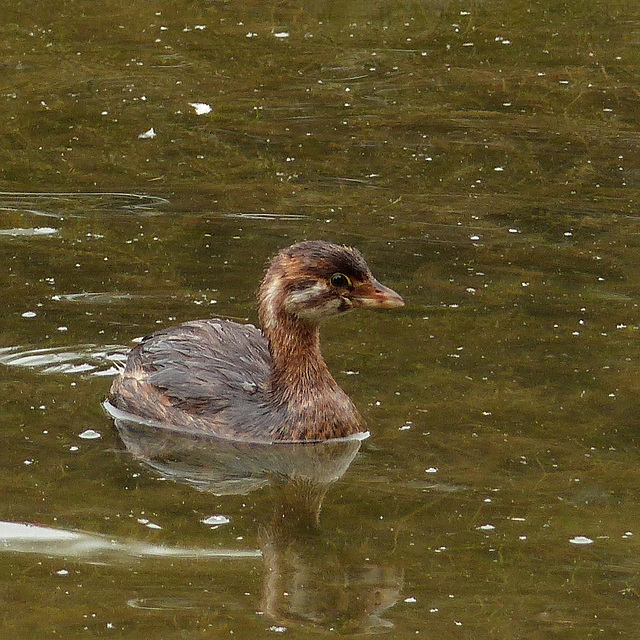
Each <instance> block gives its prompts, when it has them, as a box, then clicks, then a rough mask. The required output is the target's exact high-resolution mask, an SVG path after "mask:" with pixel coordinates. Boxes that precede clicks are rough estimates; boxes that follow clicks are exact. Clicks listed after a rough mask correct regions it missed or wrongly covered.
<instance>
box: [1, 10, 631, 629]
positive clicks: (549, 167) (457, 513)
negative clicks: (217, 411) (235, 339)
mask: <svg viewBox="0 0 640 640" xmlns="http://www.w3.org/2000/svg"><path fill="white" fill-rule="evenodd" d="M1 12H2V17H3V20H2V21H0V23H1V24H0V35H1V36H2V42H3V56H2V63H1V64H2V69H3V73H2V77H3V83H2V90H1V91H0V114H1V119H2V122H3V140H4V143H3V145H2V151H1V152H0V153H2V161H1V162H0V190H1V191H2V193H0V212H1V214H2V216H1V220H2V223H1V224H0V252H1V253H2V264H4V265H5V268H4V270H3V272H2V273H3V276H2V278H3V279H2V287H0V302H1V303H2V305H3V308H4V309H5V311H4V314H3V322H2V327H1V328H2V331H1V334H0V336H1V338H0V367H1V368H0V371H1V377H0V387H1V389H2V394H1V396H0V398H1V399H0V405H1V406H2V411H1V412H0V421H1V423H2V424H1V433H2V448H3V464H2V468H1V469H0V475H1V481H2V486H3V492H2V498H1V499H0V568H1V570H0V581H1V586H2V589H1V591H0V593H1V594H2V595H1V597H2V603H3V607H2V611H3V613H2V615H0V635H2V637H5V636H6V637H12V638H38V639H39V640H40V639H48V638H57V637H65V638H76V637H88V636H92V637H117V638H140V637H152V636H153V635H155V636H157V637H161V638H167V639H169V638H183V637H186V636H188V637H200V636H203V637H214V638H218V637H220V638H222V637H235V638H252V639H253V638H262V637H265V638H266V637H274V636H278V635H288V636H291V637H296V638H306V637H316V636H318V635H360V636H361V637H368V636H371V635H375V634H378V633H386V634H387V637H393V638H415V637H426V638H469V639H475V638H485V637H489V638H536V639H542V638H549V639H551V638H558V637H561V638H580V639H582V638H591V637H606V638H615V637H635V635H637V627H638V623H637V620H638V615H637V610H638V593H639V592H640V584H639V583H638V572H639V569H640V566H639V563H638V561H637V560H636V558H635V552H636V549H637V547H638V542H637V540H638V537H639V536H640V531H638V529H637V526H636V523H637V522H638V518H639V517H640V502H639V501H638V498H637V491H636V487H637V486H638V484H639V482H640V472H639V471H638V469H639V468H640V465H639V462H640V460H639V458H640V456H639V455H638V444H639V443H638V436H637V433H638V418H637V415H638V400H637V398H638V382H637V380H638V367H639V364H638V357H639V354H638V346H637V345H638V340H637V336H638V326H639V323H638V295H639V291H638V288H639V285H638V283H639V282H640V267H639V266H638V265H639V264H640V261H639V260H638V252H639V249H640V240H639V237H640V236H639V233H640V217H639V216H638V211H637V202H638V188H639V184H640V183H639V181H638V176H639V175H640V174H639V169H640V166H639V164H638V157H639V156H638V140H639V139H640V138H639V134H638V132H639V129H640V123H639V121H638V113H640V110H639V109H638V96H637V91H636V89H637V88H636V82H635V79H636V78H637V76H638V72H639V71H640V69H639V68H638V67H639V65H640V60H639V57H638V37H637V33H638V26H639V24H640V21H639V16H638V10H637V8H636V7H635V6H634V5H632V4H629V3H626V2H622V1H619V2H609V3H606V4H604V3H596V4H592V5H589V6H586V5H585V4H584V3H582V2H569V3H561V4H557V3H553V2H550V1H541V2H537V3H524V2H519V1H515V0H511V1H504V2H494V3H473V4H464V3H458V2H429V3H425V2H422V3H421V2H399V1H392V2H385V3H372V2H356V1H353V2H340V3H336V2H326V3H305V4H298V5H291V4H284V5H283V4H279V5H268V4H264V3H254V2H245V3H242V4H238V3H228V2H202V3H190V2H186V1H179V2H176V1H173V2H166V1H162V0H160V1H158V2H154V3H142V4H141V3H125V2H118V1H115V0H110V1H109V2H106V3H104V2H103V3H100V5H96V4H95V3H92V2H85V1H80V2H77V1H76V2H69V1H64V0H63V1H61V2H58V3H55V6H53V5H52V4H50V3H41V2H37V1H35V0H33V1H30V2H29V1H24V2H14V3H11V6H10V7H8V8H7V7H3V8H2V10H1ZM194 105H198V106H194ZM202 105H209V106H210V107H211V109H210V111H209V110H207V109H206V108H204V107H203V106H202ZM151 129H153V132H154V134H155V135H153V136H152V135H151V134H150V133H149V132H150V130H151ZM141 136H142V137H141ZM303 238H308V239H311V238H323V239H329V240H333V241H337V242H345V243H350V244H354V245H356V246H358V247H359V248H360V249H361V250H362V251H363V253H364V254H365V256H366V257H367V259H368V262H369V264H370V266H371V267H372V269H373V271H374V273H375V274H376V276H377V277H378V278H379V279H380V280H381V281H382V282H384V283H386V284H388V285H389V286H392V287H393V288H395V289H396V290H398V291H399V292H400V293H401V294H402V295H403V297H404V298H405V300H406V301H407V305H406V306H405V307H404V308H403V309H400V310H395V311H390V312H380V313H373V312H370V313H365V312H362V313H354V314H350V315H347V316H345V317H343V318H339V319H335V320H333V321H331V322H330V323H328V324H327V325H326V326H325V327H324V329H323V333H322V339H323V350H324V353H325V355H326V358H327V361H328V363H329V366H330V368H331V370H332V371H333V372H334V374H335V376H336V378H337V380H338V381H339V383H340V384H341V385H342V386H343V387H344V388H345V389H346V390H347V391H348V392H349V394H350V395H351V397H352V398H353V399H354V401H355V402H356V404H357V405H358V407H359V408H360V410H361V411H362V413H363V415H364V417H365V419H366V420H367V424H368V428H369V430H370V431H371V437H370V438H369V439H367V440H365V441H363V442H361V443H357V446H355V445H353V447H354V448H353V450H352V449H348V450H345V451H343V452H340V451H338V452H332V451H330V450H328V449H322V448H320V449H319V450H315V449H314V450H313V452H314V453H308V452H307V453H305V454H304V455H301V454H299V453H296V452H295V450H294V449H291V450H290V451H288V452H287V453H286V454H282V453H281V451H279V450H276V452H275V453H273V452H272V451H270V450H267V452H264V451H262V450H260V451H255V450H250V451H236V450H231V451H229V450H223V451H220V450H219V448H217V447H216V446H214V445H213V444H212V443H210V442H200V441H192V440H188V439H187V440H185V439H180V438H177V439H176V438H175V437H174V436H172V435H171V434H156V433H154V432H153V431H152V432H151V433H149V432H148V430H146V431H145V430H142V431H141V427H135V425H134V428H133V429H131V428H127V425H124V426H123V425H122V424H120V425H119V426H118V428H116V426H115V425H114V424H113V422H112V421H111V420H110V419H109V417H108V416H106V415H105V413H104V411H103V409H102V406H101V403H102V401H103V399H104V398H105V395H106V393H107V390H108V388H109V384H110V379H111V376H112V375H113V373H114V371H115V370H116V369H117V367H118V365H119V363H121V362H122V360H123V358H124V357H125V354H126V352H127V350H128V348H129V347H130V345H131V344H132V340H133V339H135V338H137V337H140V336H143V335H146V334H148V333H150V332H152V331H154V330H156V329H157V328H160V327H164V326H169V325H171V324H175V323H177V322H181V321H185V320H188V319H193V318H198V317H206V316H208V315H217V316H221V317H226V318H232V319H236V320H240V321H244V320H248V321H251V322H255V321H256V313H255V308H254V307H255V301H254V295H255V289H256V287H257V283H258V282H259V280H260V277H261V274H262V271H263V268H264V264H265V262H266V261H267V260H268V258H269V257H270V256H271V255H272V254H273V253H274V252H276V251H277V250H278V249H279V248H280V247H283V246H286V245H287V244H290V243H291V242H293V241H295V240H299V239H303ZM309 456H311V458H310V457H309ZM319 470H324V473H320V471H319ZM311 471H313V473H311ZM310 474H311V477H310Z"/></svg>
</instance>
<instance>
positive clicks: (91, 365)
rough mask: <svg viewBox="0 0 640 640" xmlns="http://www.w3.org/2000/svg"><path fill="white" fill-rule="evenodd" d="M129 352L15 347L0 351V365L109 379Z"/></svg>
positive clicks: (92, 347) (103, 348) (108, 348)
mask: <svg viewBox="0 0 640 640" xmlns="http://www.w3.org/2000/svg"><path fill="white" fill-rule="evenodd" d="M128 351H129V349H128V348H127V347H122V346H119V345H95V344H81V345H72V346H65V347H47V348H44V349H32V348H29V347H25V346H21V345H18V346H14V347H3V348H0V364H3V365H6V366H10V367H24V368H26V369H38V370H39V371H40V372H42V373H66V374H76V373H89V374H90V375H92V376H112V375H116V374H117V373H118V372H119V371H120V370H121V368H122V366H123V365H124V362H125V360H126V358H127V353H128Z"/></svg>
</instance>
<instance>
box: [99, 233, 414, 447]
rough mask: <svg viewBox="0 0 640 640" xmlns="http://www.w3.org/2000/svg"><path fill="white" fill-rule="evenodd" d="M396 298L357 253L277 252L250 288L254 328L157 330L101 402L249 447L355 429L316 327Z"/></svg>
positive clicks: (328, 248)
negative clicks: (255, 303) (255, 309)
mask: <svg viewBox="0 0 640 640" xmlns="http://www.w3.org/2000/svg"><path fill="white" fill-rule="evenodd" d="M403 304H404V302H403V300H402V298H401V297H400V296H399V295H398V294H397V293H395V291H392V290H391V289H389V288H387V287H385V286H383V285H381V284H380V283H379V282H378V281H377V280H376V279H375V278H374V277H373V275H372V274H371V271H370V270H369V267H368V266H367V263H366V262H365V260H364V258H363V257H362V254H361V253H360V252H359V251H358V250H357V249H353V248H351V247H344V246H339V245H335V244H331V243H328V242H322V241H311V242H302V243H300V244H296V245H293V246H291V247H288V248H286V249H283V250H282V251H281V252H280V253H279V254H278V255H277V256H276V257H275V258H274V259H273V260H272V261H271V264H270V265H269V267H268V269H267V271H266V273H265V276H264V278H263V280H262V283H261V285H260V289H259V292H258V315H259V318H260V323H261V325H262V331H260V330H259V329H256V327H254V326H253V325H250V324H246V325H241V324H238V323H235V322H229V321H224V320H217V319H211V320H195V321H193V322H186V323H184V324H181V325H178V326H176V327H172V328H169V329H164V330H162V331H159V332H158V333H155V334H153V335H152V336H149V337H147V338H145V339H144V340H143V341H142V342H141V343H140V344H139V345H137V346H136V347H135V348H134V349H132V351H131V353H130V354H129V357H128V359H127V364H126V367H125V370H124V372H123V373H122V374H121V375H119V376H118V377H117V378H116V379H115V380H114V382H113V385H112V386H111V391H110V394H109V402H110V403H111V405H113V406H115V407H116V408H117V409H120V410H121V411H125V412H127V413H130V414H134V415H135V416H139V417H141V418H144V419H151V420H154V421H158V422H161V423H164V424H169V425H173V426H175V427H178V428H181V429H185V430H189V431H195V432H199V433H207V434H211V435H214V436H218V437H223V438H232V439H236V440H247V441H255V442H275V441H279V442H283V441H284V442H286V441H289V442H291V441H312V440H326V439H329V438H338V437H344V436H348V435H353V434H355V433H358V432H361V431H363V423H362V419H361V417H360V414H359V413H358V411H357V409H356V408H355V406H354V404H353V403H352V402H351V400H350V399H349V397H348V396H347V394H346V393H345V392H344V391H343V390H342V389H341V388H340V387H339V386H338V384H337V383H336V381H335V380H334V379H333V377H332V376H331V374H330V373H329V370H328V368H327V365H326V364H325V362H324V360H323V358H322V354H321V353H320V337H319V325H320V322H321V321H322V320H323V319H325V318H327V317H329V316H332V315H336V314H339V313H343V312H345V311H348V310H350V309H352V308H355V307H372V308H373V307H378V308H393V307H398V306H402V305H403Z"/></svg>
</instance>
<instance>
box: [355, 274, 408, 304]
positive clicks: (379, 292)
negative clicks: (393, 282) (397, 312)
mask: <svg viewBox="0 0 640 640" xmlns="http://www.w3.org/2000/svg"><path fill="white" fill-rule="evenodd" d="M349 297H350V298H351V301H352V302H353V306H354V307H367V308H369V309H395V308H396V307H402V306H404V300H403V299H402V297H401V296H400V295H399V294H397V293H396V292H395V291H394V290H393V289H389V287H385V286H384V285H383V284H380V283H379V282H378V281H377V280H376V279H375V278H374V279H373V280H371V281H370V282H363V283H362V284H359V285H358V286H357V287H356V288H355V289H354V290H353V291H352V292H351V295H350V296H349Z"/></svg>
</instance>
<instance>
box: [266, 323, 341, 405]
mask: <svg viewBox="0 0 640 640" xmlns="http://www.w3.org/2000/svg"><path fill="white" fill-rule="evenodd" d="M263 331H264V334H265V337H266V338H267V341H268V343H269V352H270V353H271V379H270V392H271V396H272V399H273V400H274V401H275V402H279V401H281V402H286V403H290V402H292V401H301V402H307V401H308V399H309V396H316V397H317V395H318V393H323V392H324V391H326V390H329V389H334V388H336V387H337V383H336V382H335V380H334V379H333V377H332V375H331V373H330V372H329V369H328V368H327V365H326V363H325V361H324V358H323V357H322V353H321V352H320V330H319V326H318V325H317V324H315V323H308V322H304V321H301V320H299V319H297V318H294V317H292V316H290V315H288V314H286V313H282V314H278V316H277V319H276V322H275V323H273V324H272V325H271V326H268V327H265V328H264V329H263Z"/></svg>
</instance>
